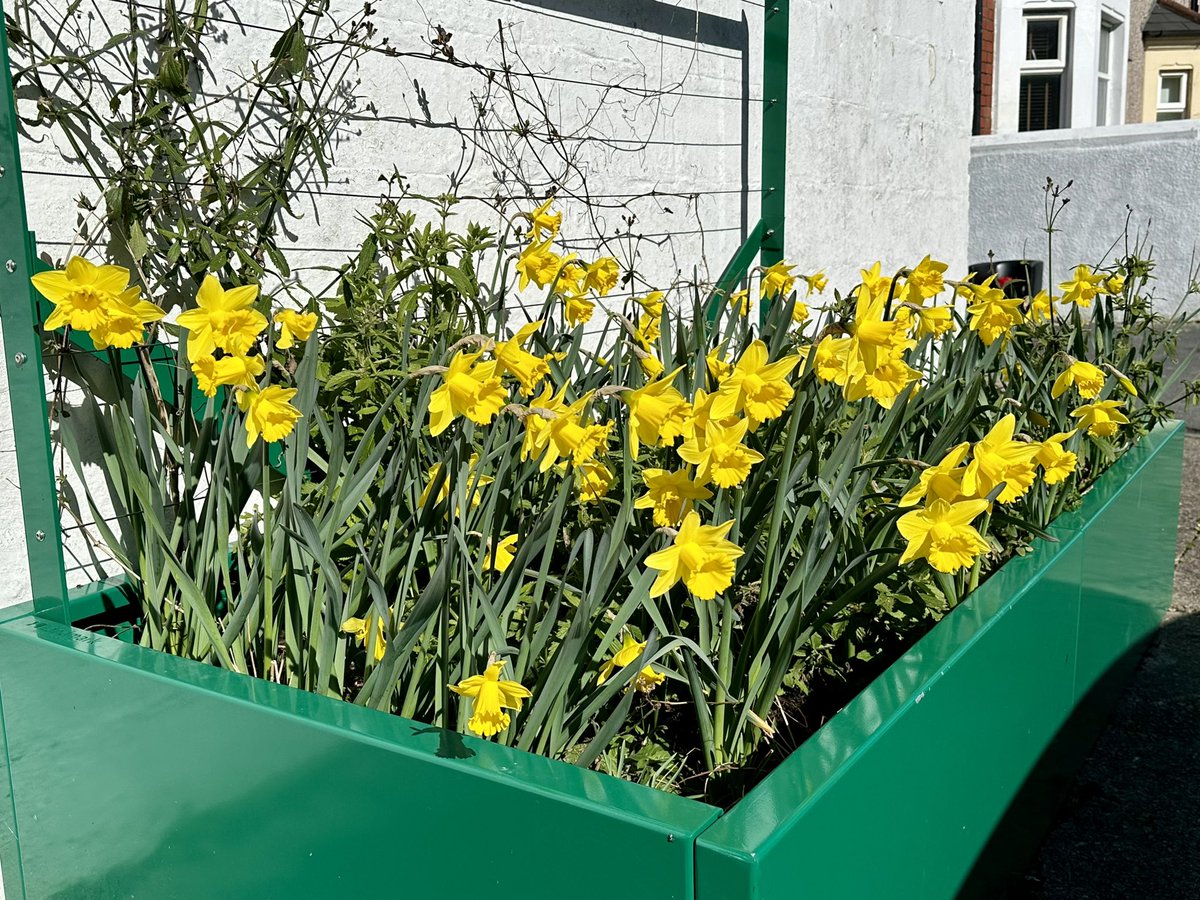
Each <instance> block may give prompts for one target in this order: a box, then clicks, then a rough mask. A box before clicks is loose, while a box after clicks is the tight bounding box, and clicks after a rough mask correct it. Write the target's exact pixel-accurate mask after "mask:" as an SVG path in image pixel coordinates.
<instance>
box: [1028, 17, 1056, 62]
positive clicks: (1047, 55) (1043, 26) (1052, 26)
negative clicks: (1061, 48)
mask: <svg viewBox="0 0 1200 900" xmlns="http://www.w3.org/2000/svg"><path fill="white" fill-rule="evenodd" d="M1060 25H1061V20H1060V19H1026V20H1025V58H1026V59H1058V29H1059V26H1060Z"/></svg>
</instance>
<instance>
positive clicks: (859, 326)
mask: <svg viewBox="0 0 1200 900" xmlns="http://www.w3.org/2000/svg"><path fill="white" fill-rule="evenodd" d="M886 306H887V296H886V295H885V294H884V293H883V292H879V293H876V294H872V293H870V292H868V291H866V290H864V289H862V288H860V289H859V292H858V297H857V300H856V301H855V309H854V321H853V322H852V323H851V324H850V343H849V345H848V347H847V350H846V371H847V372H848V373H849V377H850V378H860V377H862V376H864V375H867V374H869V373H871V372H874V371H875V370H876V369H878V368H879V367H880V366H882V365H883V364H885V363H887V362H890V361H891V360H894V359H898V358H899V357H900V356H901V355H902V354H903V353H904V351H906V350H910V349H912V348H913V347H914V346H916V342H915V341H913V340H911V339H910V338H909V336H908V322H907V321H906V319H905V317H901V318H892V319H887V318H884V313H885V312H886Z"/></svg>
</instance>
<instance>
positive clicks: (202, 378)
mask: <svg viewBox="0 0 1200 900" xmlns="http://www.w3.org/2000/svg"><path fill="white" fill-rule="evenodd" d="M264 371H266V364H265V363H264V362H263V358H262V357H261V356H222V357H221V358H220V359H216V358H215V357H213V356H201V357H199V358H198V359H196V360H195V361H194V362H193V363H192V375H193V376H194V377H195V379H196V386H197V387H199V388H200V390H201V391H202V392H203V393H204V396H206V397H215V396H216V394H217V388H218V387H219V386H220V385H223V384H224V385H229V386H230V387H244V388H250V389H253V388H254V387H255V385H256V384H257V383H258V378H259V376H260V375H262V373H263V372H264Z"/></svg>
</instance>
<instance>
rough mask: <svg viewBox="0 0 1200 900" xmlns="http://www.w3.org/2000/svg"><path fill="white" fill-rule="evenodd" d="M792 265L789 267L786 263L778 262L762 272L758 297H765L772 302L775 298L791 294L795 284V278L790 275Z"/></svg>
mask: <svg viewBox="0 0 1200 900" xmlns="http://www.w3.org/2000/svg"><path fill="white" fill-rule="evenodd" d="M794 268H796V267H795V266H794V265H793V266H789V265H788V264H787V263H785V262H783V261H782V260H780V261H779V262H777V263H775V264H774V265H772V266H769V267H768V268H766V269H764V270H763V273H762V284H761V285H760V287H759V296H760V297H766V298H767V299H768V300H772V299H774V298H775V297H779V296H781V295H782V296H784V297H786V296H787V295H788V294H790V293H791V292H792V288H793V287H794V286H795V284H796V276H795V275H793V274H792V269H794Z"/></svg>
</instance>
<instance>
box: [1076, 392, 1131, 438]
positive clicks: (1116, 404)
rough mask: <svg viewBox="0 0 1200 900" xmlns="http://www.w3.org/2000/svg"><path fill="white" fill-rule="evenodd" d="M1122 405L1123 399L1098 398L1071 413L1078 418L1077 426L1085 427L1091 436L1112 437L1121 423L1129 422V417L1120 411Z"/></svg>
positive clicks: (1126, 423)
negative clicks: (1094, 401)
mask: <svg viewBox="0 0 1200 900" xmlns="http://www.w3.org/2000/svg"><path fill="white" fill-rule="evenodd" d="M1124 405H1125V403H1124V401H1123V400H1099V401H1097V402H1096V403H1085V404H1084V405H1083V406H1081V407H1079V408H1078V409H1076V410H1074V411H1073V412H1072V413H1071V415H1072V416H1074V417H1075V418H1077V419H1078V420H1079V427H1080V428H1086V429H1087V433H1088V434H1090V435H1091V436H1092V437H1112V436H1113V435H1114V434H1116V433H1117V432H1118V431H1119V430H1120V427H1121V426H1122V425H1128V424H1129V418H1128V417H1127V416H1126V415H1125V413H1123V412H1122V411H1121V407H1122V406H1124Z"/></svg>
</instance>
